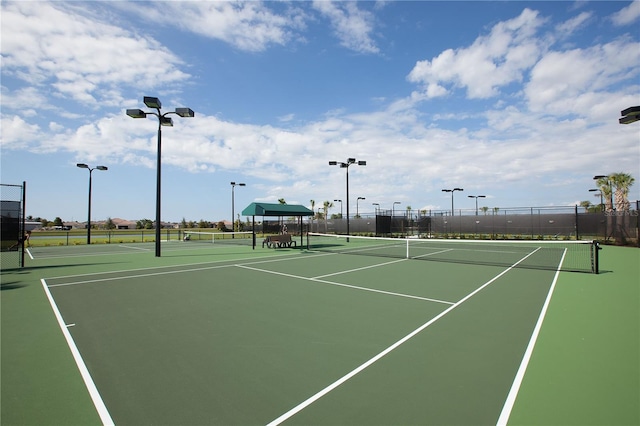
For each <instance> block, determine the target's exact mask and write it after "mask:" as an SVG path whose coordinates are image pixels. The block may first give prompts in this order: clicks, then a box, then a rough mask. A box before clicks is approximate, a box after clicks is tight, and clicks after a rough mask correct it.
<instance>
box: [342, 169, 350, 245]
mask: <svg viewBox="0 0 640 426" xmlns="http://www.w3.org/2000/svg"><path fill="white" fill-rule="evenodd" d="M340 204H342V203H340ZM340 214H342V212H340ZM347 235H350V234H349V164H347Z"/></svg>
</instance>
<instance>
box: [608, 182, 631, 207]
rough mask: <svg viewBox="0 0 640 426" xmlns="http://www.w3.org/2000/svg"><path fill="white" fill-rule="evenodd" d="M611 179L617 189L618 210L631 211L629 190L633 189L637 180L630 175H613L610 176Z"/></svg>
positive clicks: (615, 193) (616, 201)
mask: <svg viewBox="0 0 640 426" xmlns="http://www.w3.org/2000/svg"><path fill="white" fill-rule="evenodd" d="M609 179H610V180H611V184H612V185H613V186H614V188H615V192H614V195H615V203H616V210H618V211H625V212H626V211H629V207H630V204H629V198H628V197H629V188H631V186H632V185H633V183H634V182H635V179H634V178H633V177H632V176H631V175H630V174H628V173H613V174H611V175H609Z"/></svg>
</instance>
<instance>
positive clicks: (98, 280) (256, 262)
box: [47, 255, 321, 288]
mask: <svg viewBox="0 0 640 426" xmlns="http://www.w3.org/2000/svg"><path fill="white" fill-rule="evenodd" d="M284 256H292V255H277V256H274V257H278V258H277V259H270V260H258V261H255V262H248V263H246V265H253V264H258V263H273V262H282V261H285V260H288V261H290V260H297V259H308V258H309V257H304V258H297V259H291V258H290V257H286V258H284ZM318 256H321V255H318ZM240 260H249V259H240ZM237 261H238V260H220V261H215V262H201V263H192V264H189V265H167V266H158V267H149V268H140V269H130V270H123V271H106V272H98V273H95V272H94V273H89V274H79V275H66V276H59V277H50V278H47V279H50V280H53V279H69V278H77V277H87V276H89V277H90V276H96V275H98V276H100V275H110V274H120V273H124V272H137V271H148V270H157V269H164V268H179V267H183V266H196V265H209V264H212V263H223V262H225V263H226V262H237ZM232 266H237V264H233V263H228V264H225V265H213V266H206V267H200V268H189V269H178V270H175V271H161V272H150V273H146V274H134V275H125V276H117V277H111V278H96V279H91V280H83V281H74V282H68V283H60V284H51V285H49V287H50V288H53V287H68V286H72V285H79V284H89V283H97V282H103V281H117V280H126V279H131V278H140V277H153V276H159V275H171V274H179V273H188V272H195V271H206V270H210V269H219V268H229V267H232Z"/></svg>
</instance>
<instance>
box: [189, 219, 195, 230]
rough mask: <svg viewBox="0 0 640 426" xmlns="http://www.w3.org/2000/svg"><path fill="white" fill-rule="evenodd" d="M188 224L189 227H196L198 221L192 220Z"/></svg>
mask: <svg viewBox="0 0 640 426" xmlns="http://www.w3.org/2000/svg"><path fill="white" fill-rule="evenodd" d="M187 226H188V227H189V228H195V227H196V223H195V222H194V221H193V220H190V221H189V223H188V224H187Z"/></svg>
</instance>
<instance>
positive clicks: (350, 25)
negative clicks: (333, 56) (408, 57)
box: [313, 0, 379, 53]
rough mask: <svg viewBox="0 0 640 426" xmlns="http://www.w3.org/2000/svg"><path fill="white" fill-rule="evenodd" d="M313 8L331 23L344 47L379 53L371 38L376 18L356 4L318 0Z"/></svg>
mask: <svg viewBox="0 0 640 426" xmlns="http://www.w3.org/2000/svg"><path fill="white" fill-rule="evenodd" d="M313 7H314V8H315V9H316V10H317V11H319V12H320V13H322V15H324V16H325V17H327V18H328V19H329V20H330V21H331V24H332V26H333V28H334V30H335V33H336V36H337V37H338V39H340V44H341V45H342V46H344V47H346V48H347V49H350V50H353V51H356V52H360V53H378V52H379V49H378V47H377V46H376V43H375V41H373V39H372V38H371V33H372V32H373V26H374V25H373V20H374V17H373V15H372V14H371V13H370V12H367V11H365V10H360V9H358V6H357V3H356V2H351V1H348V2H333V1H326V0H316V1H314V2H313Z"/></svg>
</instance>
